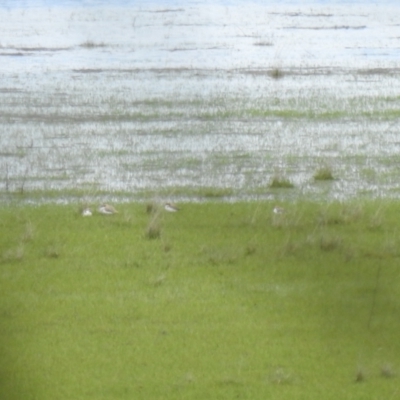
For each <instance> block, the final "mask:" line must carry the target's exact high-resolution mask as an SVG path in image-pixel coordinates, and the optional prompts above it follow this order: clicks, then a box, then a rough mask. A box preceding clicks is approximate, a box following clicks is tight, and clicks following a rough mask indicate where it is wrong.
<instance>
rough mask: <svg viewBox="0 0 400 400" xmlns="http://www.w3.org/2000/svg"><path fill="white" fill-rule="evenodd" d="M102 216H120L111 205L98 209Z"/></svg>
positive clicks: (104, 205)
mask: <svg viewBox="0 0 400 400" xmlns="http://www.w3.org/2000/svg"><path fill="white" fill-rule="evenodd" d="M98 211H99V213H100V214H104V215H111V214H118V211H117V210H116V209H115V208H114V207H113V206H110V205H109V204H102V205H101V206H100V207H99V209H98Z"/></svg>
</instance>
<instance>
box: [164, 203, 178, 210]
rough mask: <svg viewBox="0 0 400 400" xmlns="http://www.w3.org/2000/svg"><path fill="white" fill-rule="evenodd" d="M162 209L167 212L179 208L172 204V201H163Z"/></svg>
mask: <svg viewBox="0 0 400 400" xmlns="http://www.w3.org/2000/svg"><path fill="white" fill-rule="evenodd" d="M164 209H165V211H168V212H177V211H179V208H178V207H177V206H176V205H175V204H172V203H165V205H164Z"/></svg>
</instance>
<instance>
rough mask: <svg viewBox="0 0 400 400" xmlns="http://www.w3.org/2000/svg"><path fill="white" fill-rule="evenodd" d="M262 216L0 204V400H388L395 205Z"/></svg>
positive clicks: (203, 209) (398, 283)
mask: <svg viewBox="0 0 400 400" xmlns="http://www.w3.org/2000/svg"><path fill="white" fill-rule="evenodd" d="M274 206H275V204H274V203H269V202H254V203H238V204H215V203H207V204H184V205H183V206H182V210H181V211H180V212H178V213H173V214H172V213H171V214H169V213H164V212H162V213H159V214H157V215H155V214H154V213H147V212H146V205H143V204H121V205H119V206H118V209H119V211H120V212H119V214H117V215H114V216H100V215H94V216H93V217H86V218H84V217H81V216H80V215H79V213H78V207H75V206H55V205H44V206H38V207H28V206H24V207H17V206H15V207H13V206H7V207H3V208H2V209H1V211H0V230H1V236H0V286H1V287H0V335H1V337H0V398H1V399H10V400H12V399H41V400H46V399H49V400H53V399H59V400H62V399H132V398H135V399H146V400H147V399H182V398H184V399H206V398H210V399H229V400H230V399H233V398H240V399H252V400H254V399H265V398H271V399H272V398H273V399H293V398H296V399H307V400H310V399H318V400H319V399H335V400H337V399H339V398H340V399H361V398H362V399H377V398H385V399H394V398H397V396H398V395H399V393H400V392H399V389H398V387H399V377H398V372H399V371H400V364H399V360H400V343H399V339H398V337H399V331H400V319H399V311H400V296H399V295H400V274H399V272H400V271H399V269H400V267H399V265H400V263H399V261H400V246H399V245H400V236H399V230H400V224H399V222H398V215H399V211H400V203H398V202H386V201H385V202H380V201H376V202H366V203H361V202H355V203H346V204H340V203H334V204H315V203H302V202H298V203H294V204H283V205H282V206H283V207H284V208H285V210H286V211H285V213H283V214H279V215H275V214H273V212H272V209H273V207H274ZM159 211H161V210H158V211H156V212H159ZM154 218H157V219H158V220H157V224H158V227H159V229H160V236H156V237H155V238H154V239H149V236H148V235H146V231H147V228H148V226H149V223H150V221H154Z"/></svg>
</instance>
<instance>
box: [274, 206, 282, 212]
mask: <svg viewBox="0 0 400 400" xmlns="http://www.w3.org/2000/svg"><path fill="white" fill-rule="evenodd" d="M273 211H274V214H284V213H285V209H284V208H282V207H279V206H275V207H274V210H273Z"/></svg>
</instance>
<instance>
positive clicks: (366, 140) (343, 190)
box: [0, 69, 400, 201]
mask: <svg viewBox="0 0 400 400" xmlns="http://www.w3.org/2000/svg"><path fill="white" fill-rule="evenodd" d="M272 72H273V71H272V70H270V69H265V70H250V69H243V70H237V71H236V70H235V71H232V70H231V71H218V70H217V71H212V70H201V69H197V70H196V69H172V70H171V69H157V70H137V69H133V70H122V71H113V70H111V71H110V70H101V69H99V70H74V71H70V72H69V73H65V72H63V73H62V74H61V73H49V74H48V75H49V76H48V77H47V78H46V80H44V81H43V82H42V83H41V84H42V87H41V88H40V90H38V89H39V87H38V85H37V82H35V77H34V76H33V77H32V82H30V81H29V79H28V78H27V77H24V78H23V79H22V78H21V77H18V76H17V77H14V79H13V80H12V81H10V88H9V89H8V90H6V89H4V90H3V91H0V97H1V103H0V104H1V106H0V107H1V114H0V120H1V149H0V156H1V169H0V171H1V181H0V190H1V192H2V194H3V199H10V201H14V198H13V196H14V195H15V194H21V193H22V194H24V195H25V196H26V195H27V194H28V193H29V194H30V195H32V196H33V197H34V199H35V201H38V200H41V199H43V200H45V201H46V199H47V200H52V201H53V200H54V196H53V193H54V192H59V191H60V190H62V191H63V193H64V194H65V196H63V200H62V201H65V200H67V201H68V198H70V200H73V201H79V200H80V199H81V198H82V197H85V198H86V200H87V201H96V200H98V199H100V198H101V199H102V198H104V196H105V195H108V196H109V197H111V198H112V199H113V200H114V201H137V200H141V201H143V200H144V201H147V200H148V199H149V198H152V197H154V196H155V197H160V198H169V199H171V198H175V199H176V200H191V201H192V200H202V199H204V198H208V197H212V198H215V197H220V198H223V199H224V200H235V201H237V200H247V199H252V200H255V199H276V198H279V199H297V198H304V199H307V198H308V199H311V198H312V199H318V200H323V201H326V200H328V201H331V200H333V199H349V198H376V197H389V198H396V197H397V196H398V191H399V188H398V179H399V172H398V171H399V169H398V163H399V155H398V154H399V149H400V142H399V140H398V129H399V117H400V111H399V110H400V99H399V96H398V94H397V92H396V90H395V88H396V87H397V86H398V74H397V73H396V71H393V70H390V69H387V70H384V69H382V70H371V71H363V70H334V71H333V70H332V71H331V70H323V69H322V70H321V69H314V70H313V69H301V70H300V69H299V70H297V69H287V70H284V69H282V71H281V75H280V77H279V78H275V77H274V75H273V74H272ZM188 82H190V85H188ZM104 87H107V90H106V91H104V89H103V88H104ZM320 170H325V171H328V172H330V175H331V177H332V178H334V179H328V180H324V179H315V176H318V175H319V171H320ZM277 177H278V178H280V179H283V180H287V181H288V182H290V183H291V184H292V186H291V190H287V191H282V192H280V193H277V192H274V191H273V192H271V191H270V186H271V183H272V182H273V180H274V179H275V178H277ZM30 195H28V199H27V200H28V201H29V197H30ZM65 197H66V198H65ZM99 201H101V200H99Z"/></svg>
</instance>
